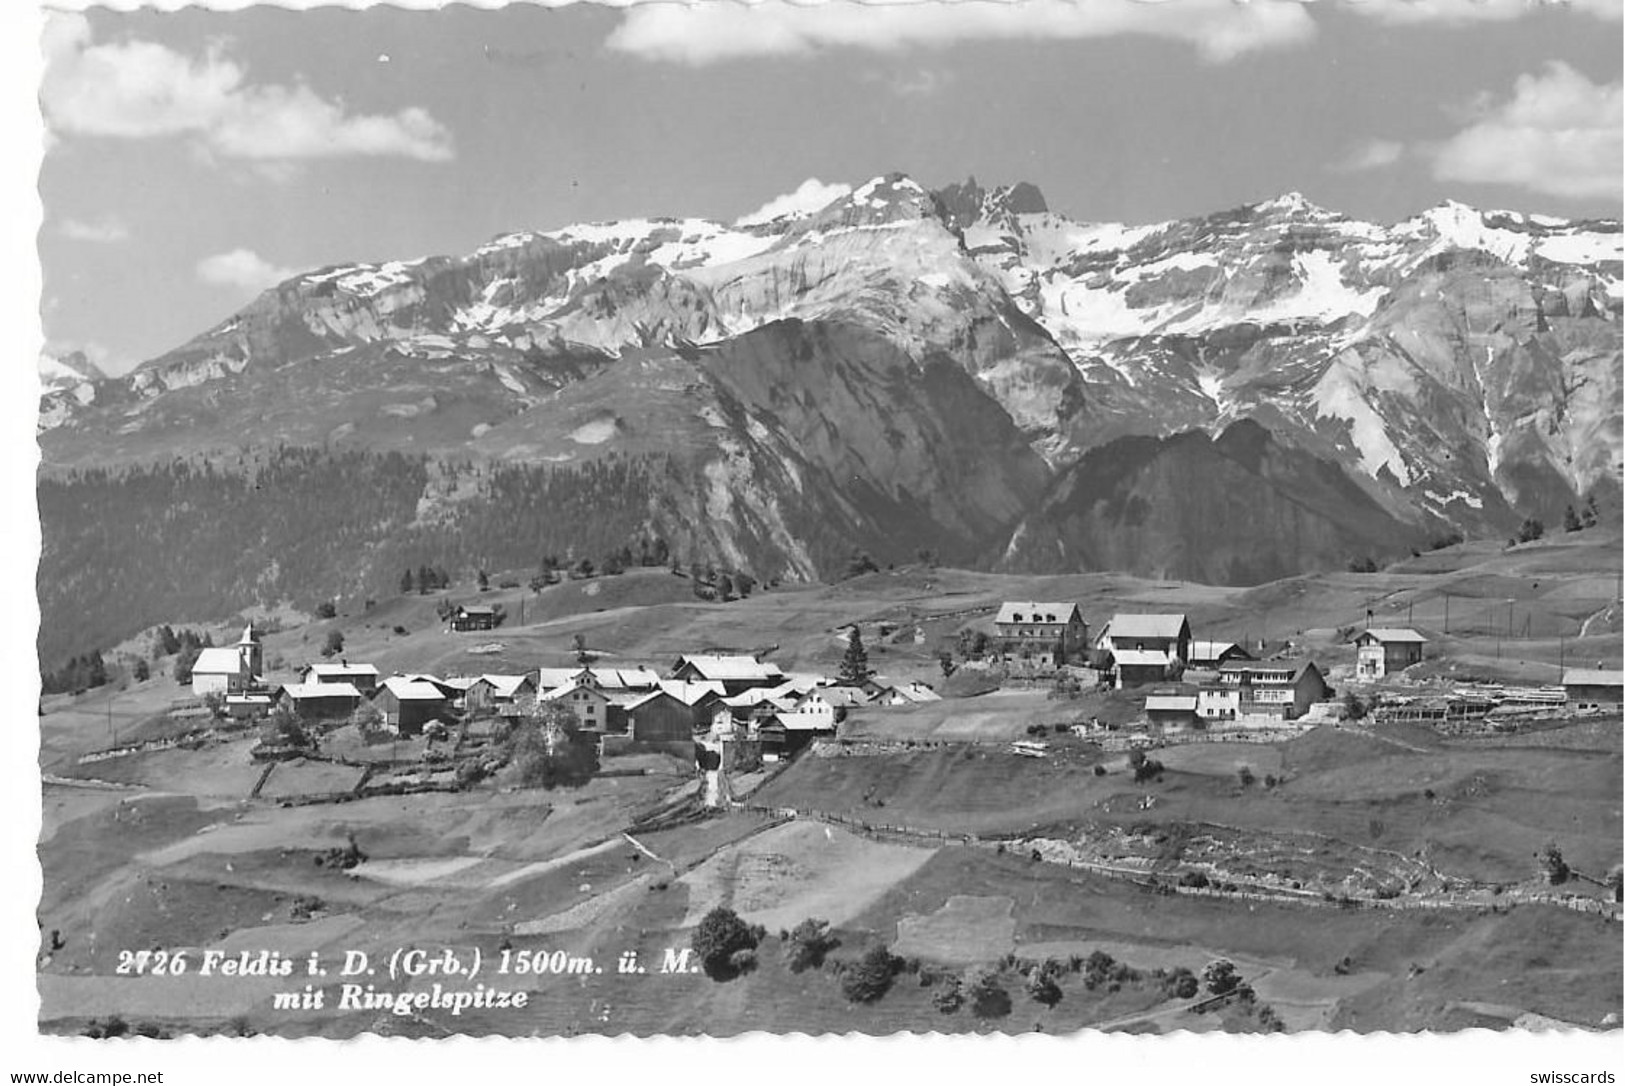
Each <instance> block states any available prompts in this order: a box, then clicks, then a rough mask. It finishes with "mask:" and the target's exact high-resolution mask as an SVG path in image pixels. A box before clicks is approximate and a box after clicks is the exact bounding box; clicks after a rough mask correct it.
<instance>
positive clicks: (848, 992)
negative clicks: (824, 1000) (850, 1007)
mask: <svg viewBox="0 0 1625 1086" xmlns="http://www.w3.org/2000/svg"><path fill="white" fill-rule="evenodd" d="M901 965H902V962H901V961H900V960H899V959H898V958H897V957H896V956H894V955H893V954H892V952H891V951H889V950H887V949H886V948H885V947H883V946H874V947H870V948H869V949H868V950H867V951H865V952H864V955H863V957H861V958H859V959H858V960H857V961H855V962H850V963H848V964H847V965H846V966H845V967H844V968H843V969H842V970H841V994H842V995H844V996H845V997H846V998H847V999H848V1000H850V1001H851V1002H853V1003H873V1002H875V1001H876V1000H877V999H879V998H880V997H881V996H883V995H885V994H886V992H887V991H888V990H889V989H890V988H891V982H892V977H894V976H895V975H896V974H897V970H898V968H899V966H901Z"/></svg>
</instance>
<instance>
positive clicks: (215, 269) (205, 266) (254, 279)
mask: <svg viewBox="0 0 1625 1086" xmlns="http://www.w3.org/2000/svg"><path fill="white" fill-rule="evenodd" d="M301 270H302V269H300V268H283V267H278V266H277V265H275V264H272V263H271V262H270V261H268V260H266V259H265V258H264V257H262V256H260V255H259V254H258V253H256V252H255V251H254V250H252V249H233V250H231V252H229V253H216V254H215V255H214V256H208V257H204V258H203V259H202V260H200V261H198V262H197V277H198V278H199V279H201V280H203V282H205V283H208V284H209V285H210V286H216V287H235V288H238V289H240V290H245V291H249V292H250V293H255V292H258V291H261V290H264V289H265V288H267V287H273V286H275V285H276V284H278V283H280V282H282V281H283V280H284V279H291V278H292V277H293V276H295V275H298V274H299V272H300V271H301Z"/></svg>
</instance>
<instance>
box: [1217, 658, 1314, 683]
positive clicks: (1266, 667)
mask: <svg viewBox="0 0 1625 1086" xmlns="http://www.w3.org/2000/svg"><path fill="white" fill-rule="evenodd" d="M1310 668H1314V669H1315V670H1316V671H1319V670H1320V668H1319V666H1318V665H1316V663H1315V662H1314V661H1313V660H1227V661H1225V662H1224V663H1222V664H1220V665H1219V672H1220V674H1224V673H1227V672H1228V673H1229V674H1232V675H1234V674H1236V673H1237V672H1247V673H1249V674H1253V675H1267V674H1274V673H1276V672H1281V671H1284V672H1286V673H1287V674H1288V675H1290V676H1291V677H1292V681H1293V682H1297V681H1298V679H1299V678H1300V677H1302V675H1303V673H1304V672H1306V671H1308V670H1309V669H1310Z"/></svg>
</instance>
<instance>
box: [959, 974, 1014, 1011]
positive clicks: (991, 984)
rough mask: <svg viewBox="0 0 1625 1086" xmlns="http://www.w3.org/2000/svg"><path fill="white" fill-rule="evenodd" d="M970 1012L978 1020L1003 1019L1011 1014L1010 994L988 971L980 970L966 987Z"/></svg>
mask: <svg viewBox="0 0 1625 1086" xmlns="http://www.w3.org/2000/svg"><path fill="white" fill-rule="evenodd" d="M965 988H966V995H967V996H968V997H969V999H970V1010H971V1013H972V1014H974V1015H975V1016H976V1017H978V1018H1003V1017H1004V1016H1005V1015H1007V1014H1009V1013H1010V993H1009V992H1007V991H1005V990H1004V985H1002V984H1000V983H999V978H998V977H997V976H996V975H995V974H994V973H993V972H992V971H991V970H987V969H981V970H978V971H977V972H976V973H975V974H974V975H972V976H971V978H970V979H969V981H968V982H967V983H966V985H965Z"/></svg>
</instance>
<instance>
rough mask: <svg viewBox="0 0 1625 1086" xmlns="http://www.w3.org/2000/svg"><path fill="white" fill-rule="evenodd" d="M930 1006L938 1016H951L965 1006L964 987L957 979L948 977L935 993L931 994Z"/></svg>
mask: <svg viewBox="0 0 1625 1086" xmlns="http://www.w3.org/2000/svg"><path fill="white" fill-rule="evenodd" d="M931 1005H932V1006H933V1007H935V1008H936V1009H937V1011H938V1013H940V1014H953V1013H954V1012H955V1011H957V1010H959V1008H960V1007H963V1006H964V1005H965V986H964V985H963V984H961V983H960V981H959V978H958V977H949V978H948V979H947V980H946V981H944V982H943V984H942V986H941V987H939V988H938V989H937V990H936V991H935V992H933V993H931Z"/></svg>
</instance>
